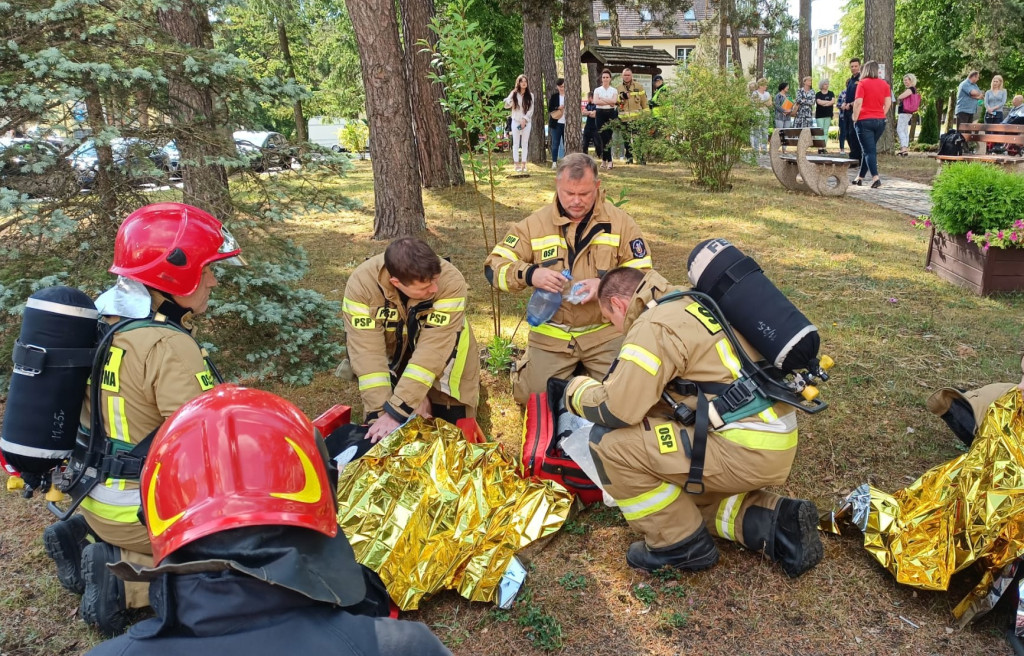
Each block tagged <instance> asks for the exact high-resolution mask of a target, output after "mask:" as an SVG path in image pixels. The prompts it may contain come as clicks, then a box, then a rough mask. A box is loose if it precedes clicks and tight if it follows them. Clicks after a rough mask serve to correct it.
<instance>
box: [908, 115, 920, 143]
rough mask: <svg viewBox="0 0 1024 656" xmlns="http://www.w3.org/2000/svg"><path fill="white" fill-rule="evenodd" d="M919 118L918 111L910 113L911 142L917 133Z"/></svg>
mask: <svg viewBox="0 0 1024 656" xmlns="http://www.w3.org/2000/svg"><path fill="white" fill-rule="evenodd" d="M918 119H919V117H918V115H917V112H914V113H913V114H911V115H910V143H914V137H915V136H916V135H917V124H918V122H919V120H918Z"/></svg>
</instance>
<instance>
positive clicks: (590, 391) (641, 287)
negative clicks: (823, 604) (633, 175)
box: [565, 269, 822, 577]
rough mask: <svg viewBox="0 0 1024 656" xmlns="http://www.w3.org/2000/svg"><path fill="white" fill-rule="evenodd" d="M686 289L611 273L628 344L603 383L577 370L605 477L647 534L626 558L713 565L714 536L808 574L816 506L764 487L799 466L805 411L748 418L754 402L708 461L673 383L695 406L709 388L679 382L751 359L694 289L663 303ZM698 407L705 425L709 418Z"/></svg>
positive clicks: (731, 373)
mask: <svg viewBox="0 0 1024 656" xmlns="http://www.w3.org/2000/svg"><path fill="white" fill-rule="evenodd" d="M678 289H682V288H678V287H670V286H669V284H668V282H667V281H666V280H665V279H664V278H663V277H661V275H659V274H658V273H657V272H655V271H651V272H648V273H647V274H646V276H645V275H644V274H643V272H640V271H635V270H631V269H617V270H615V271H612V272H610V273H609V274H608V275H606V276H605V278H604V280H603V281H602V283H601V288H600V290H599V292H598V293H599V298H600V303H601V307H602V310H603V311H604V313H605V316H606V317H607V318H608V320H609V321H611V322H612V323H613V324H614V325H615V327H616V328H618V329H620V330H622V331H624V332H625V333H626V336H625V339H624V340H623V344H622V349H621V351H619V355H618V358H617V359H616V362H615V364H614V365H613V366H612V370H611V372H610V373H609V374H608V377H607V378H606V379H605V380H604V382H603V383H602V382H598V381H596V380H593V379H591V378H588V377H585V376H578V377H576V378H573V379H572V380H571V381H570V382H569V385H568V387H567V388H566V393H565V405H566V408H568V409H569V411H570V412H573V413H574V414H577V415H579V416H581V417H584V418H586V419H588V420H590V421H592V422H594V423H595V424H596V425H595V427H594V430H593V431H592V433H591V438H590V440H591V444H590V448H591V452H592V453H593V455H594V462H595V464H596V465H597V467H598V471H599V473H600V475H601V478H602V479H603V481H602V482H603V483H604V484H605V486H606V490H607V492H608V493H609V494H610V495H611V496H612V497H613V498H614V499H615V500H616V501H617V502H618V505H619V509H620V510H621V511H622V513H623V515H624V516H625V518H626V520H627V521H628V522H629V525H630V526H631V527H633V528H634V529H635V530H637V531H639V532H640V533H642V534H643V535H644V540H641V541H639V542H635V543H633V544H632V545H631V546H630V547H629V551H628V553H627V554H626V561H627V562H628V563H629V565H631V566H633V567H636V568H639V569H643V570H647V571H654V570H656V569H659V568H660V567H664V566H672V567H676V568H679V569H684V570H700V569H705V568H708V567H711V566H712V565H714V564H715V563H716V562H717V561H718V550H717V548H716V547H715V542H714V540H713V539H712V537H711V536H712V535H714V536H717V537H720V538H724V539H727V540H732V541H734V542H738V543H739V544H742V545H743V546H745V547H746V548H748V549H750V550H752V551H763V552H764V554H765V555H767V556H768V557H769V558H771V559H772V560H774V561H776V562H778V563H779V564H780V565H781V566H782V568H783V570H784V571H785V572H786V573H787V574H788V575H789V576H793V577H795V576H799V575H800V574H802V573H803V572H805V571H807V570H808V569H810V568H811V567H813V566H814V565H816V564H817V563H818V562H819V561H820V560H821V557H822V546H821V540H820V538H819V537H818V531H817V521H818V513H817V509H816V508H815V506H814V504H813V503H811V502H810V501H804V500H799V499H789V498H784V497H780V496H778V495H776V494H772V493H771V492H767V491H765V490H763V489H761V488H763V487H765V486H768V485H781V484H782V483H784V482H785V481H786V478H787V477H788V476H789V471H790V467H791V466H792V464H793V458H794V456H795V455H796V445H797V428H796V417H795V414H794V410H793V408H791V407H789V406H787V405H785V404H781V403H779V404H775V405H774V406H769V405H767V404H765V405H764V406H762V407H763V408H764V409H763V410H761V411H756V409H755V408H751V407H749V405H748V406H741V407H739V408H737V409H736V410H737V412H736V415H738V416H741V417H742V416H743V414H744V412H746V410H747V409H749V410H751V411H752V414H750V415H749V416H745V417H743V418H741V419H738V420H733V421H729V423H726V424H724V425H720V426H718V427H717V428H714V429H713V430H709V431H707V432H705V435H706V442H705V443H704V444H705V449H706V451H705V452H704V455H703V463H700V456H699V455H697V454H698V449H699V446H698V444H697V443H696V440H695V437H694V433H695V432H696V431H695V428H694V427H693V426H684V425H683V424H681V423H679V422H678V421H675V420H674V418H673V414H672V412H671V409H670V407H669V405H668V404H667V403H666V402H664V401H663V400H662V392H664V391H668V392H669V393H670V395H672V397H673V399H674V401H675V402H680V401H681V402H682V403H684V404H685V405H687V406H688V407H690V409H695V408H697V402H698V398H697V397H696V394H697V393H698V392H697V391H696V390H694V391H692V392H690V393H691V394H693V395H691V396H683V395H682V394H681V393H680V392H679V391H678V390H679V389H680V388H679V387H677V386H676V385H674V384H672V381H674V380H675V379H682V380H684V381H692V382H694V383H700V382H706V383H712V384H713V383H719V384H728V383H731V382H732V381H734V380H735V379H736V378H737V376H738V375H739V371H740V363H739V360H738V358H737V356H736V353H735V351H734V346H733V345H732V343H731V342H730V341H729V340H728V339H726V338H725V333H724V331H723V329H722V326H721V325H720V324H719V323H718V321H717V320H715V318H714V317H713V315H711V314H710V313H709V312H707V311H706V310H704V308H703V307H702V306H701V305H700V304H699V303H697V302H695V301H694V299H693V298H691V297H687V296H682V297H679V298H675V299H674V300H665V301H663V302H661V303H658V302H657V301H658V300H659V299H662V298H664V297H665V296H666V294H669V293H671V292H672V291H674V290H678ZM740 343H741V346H742V348H744V349H745V350H746V351H747V353H749V354H751V355H754V352H753V349H752V348H751V347H750V346H749V344H747V343H746V342H745V341H743V340H742V338H740ZM705 407H707V406H705ZM697 416H698V420H697V422H696V423H695V424H694V426H697V425H700V424H701V421H700V412H699V411H698V413H697ZM706 426H707V424H705V427H706ZM691 454H693V455H692V457H691ZM700 464H703V476H702V478H701V479H700V482H699V483H697V482H695V480H694V477H692V476H691V473H696V474H698V475H699V470H700ZM691 465H692V467H691ZM691 492H692V493H691Z"/></svg>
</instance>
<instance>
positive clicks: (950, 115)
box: [936, 91, 956, 132]
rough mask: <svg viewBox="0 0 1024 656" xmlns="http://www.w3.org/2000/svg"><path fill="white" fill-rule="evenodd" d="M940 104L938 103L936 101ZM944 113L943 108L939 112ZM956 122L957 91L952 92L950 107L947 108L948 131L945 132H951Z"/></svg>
mask: <svg viewBox="0 0 1024 656" xmlns="http://www.w3.org/2000/svg"><path fill="white" fill-rule="evenodd" d="M936 102H938V101H936ZM939 111H940V112H941V111H942V110H941V108H940V110H939ZM955 120H956V91H951V92H950V94H949V106H948V107H947V108H946V129H945V130H943V132H949V131H950V130H952V129H953V124H954V122H955Z"/></svg>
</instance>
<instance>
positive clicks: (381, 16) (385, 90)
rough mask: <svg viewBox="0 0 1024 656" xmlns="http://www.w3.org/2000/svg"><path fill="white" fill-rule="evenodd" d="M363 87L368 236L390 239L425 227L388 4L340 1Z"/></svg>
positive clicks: (404, 85) (399, 48) (395, 23)
mask: <svg viewBox="0 0 1024 656" xmlns="http://www.w3.org/2000/svg"><path fill="white" fill-rule="evenodd" d="M345 4H346V6H347V7H348V13H349V17H350V18H351V19H352V28H353V31H354V32H355V33H356V46H357V48H358V49H359V61H360V63H361V66H360V68H361V71H362V77H363V86H364V87H365V89H366V116H367V117H368V118H369V123H370V160H371V161H372V162H373V199H374V206H375V208H374V209H375V214H374V218H373V238H374V239H393V238H395V237H401V236H405V235H414V234H416V233H418V232H421V231H422V230H424V229H425V228H426V221H425V219H424V214H423V197H422V195H421V191H420V172H419V168H418V167H416V166H411V165H410V164H411V163H412V162H415V161H416V145H415V141H414V137H413V131H412V112H411V111H410V107H409V98H408V97H407V95H406V89H408V87H409V85H408V84H407V83H406V80H405V72H404V69H403V67H402V45H401V44H400V43H399V42H398V18H397V16H395V4H394V2H393V0H345Z"/></svg>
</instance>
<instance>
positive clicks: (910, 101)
mask: <svg viewBox="0 0 1024 656" xmlns="http://www.w3.org/2000/svg"><path fill="white" fill-rule="evenodd" d="M920 108H921V94H919V93H916V92H915V93H912V94H910V95H909V96H907V97H906V98H904V99H903V112H904V113H906V114H913V113H914V112H916V111H917V110H918V109H920Z"/></svg>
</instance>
